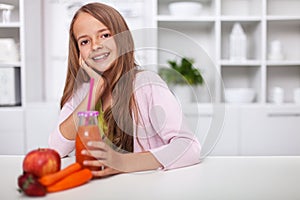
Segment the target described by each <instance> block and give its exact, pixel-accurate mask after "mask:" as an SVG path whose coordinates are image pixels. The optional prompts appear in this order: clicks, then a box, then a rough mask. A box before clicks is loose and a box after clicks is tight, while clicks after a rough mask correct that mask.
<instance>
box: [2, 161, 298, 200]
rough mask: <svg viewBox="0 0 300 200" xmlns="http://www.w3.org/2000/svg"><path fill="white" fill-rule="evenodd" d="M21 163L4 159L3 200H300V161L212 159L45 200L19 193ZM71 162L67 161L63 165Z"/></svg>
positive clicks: (102, 181)
mask: <svg viewBox="0 0 300 200" xmlns="http://www.w3.org/2000/svg"><path fill="white" fill-rule="evenodd" d="M22 161H23V157H22V156H0V166H1V172H0V173H1V174H0V175H1V181H0V188H1V192H0V199H1V200H15V199H47V200H48V199H53V200H69V199H71V200H76V199H80V200H83V199H84V200H90V199H100V200H108V199H124V200H125V199H126V200H127V199H128V200H134V199H139V200H144V199H149V200H154V199H158V200H162V199H168V200H175V199H180V200H182V199H186V200H194V199H195V200H200V199H203V200H206V199H210V200H211V199H218V200H225V199H228V200H233V199H237V200H245V199H251V200H258V199H263V200H267V199H272V200H274V199H280V200H294V199H295V200H296V199H300V157H207V158H206V159H205V160H204V161H203V162H202V163H200V164H198V165H195V166H191V167H186V168H181V169H175V170H170V171H147V172H139V173H129V174H120V175H115V176H112V177H108V178H104V179H98V180H92V181H91V182H89V183H88V184H85V185H83V186H80V187H77V188H73V189H69V190H66V191H62V192H57V193H50V194H47V195H46V197H43V198H30V197H26V196H24V195H21V194H19V193H18V192H17V178H18V176H19V175H20V174H21V173H22ZM72 162H74V158H65V159H63V160H62V167H64V166H66V165H68V164H70V163H72Z"/></svg>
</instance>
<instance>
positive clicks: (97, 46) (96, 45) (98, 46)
mask: <svg viewBox="0 0 300 200" xmlns="http://www.w3.org/2000/svg"><path fill="white" fill-rule="evenodd" d="M102 48H103V44H102V41H100V40H98V41H95V42H94V43H93V50H97V49H102Z"/></svg>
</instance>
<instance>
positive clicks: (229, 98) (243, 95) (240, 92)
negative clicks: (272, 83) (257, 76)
mask: <svg viewBox="0 0 300 200" xmlns="http://www.w3.org/2000/svg"><path fill="white" fill-rule="evenodd" d="M255 95H256V94H255V91H254V89H251V88H228V89H225V101H226V102H228V103H250V102H253V100H254V99H255Z"/></svg>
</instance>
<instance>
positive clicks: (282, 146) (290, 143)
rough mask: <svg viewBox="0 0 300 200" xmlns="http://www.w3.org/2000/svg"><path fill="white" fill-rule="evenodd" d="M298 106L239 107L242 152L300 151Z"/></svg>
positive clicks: (253, 153)
mask: <svg viewBox="0 0 300 200" xmlns="http://www.w3.org/2000/svg"><path fill="white" fill-rule="evenodd" d="M299 121H300V107H297V108H296V109H295V107H293V106H287V105H285V106H276V107H274V106H254V107H248V108H243V109H241V119H240V122H241V136H240V138H241V141H240V152H241V154H242V155H271V156H272V155H282V156H285V155H300V146H299V144H300V134H299V129H300V124H299Z"/></svg>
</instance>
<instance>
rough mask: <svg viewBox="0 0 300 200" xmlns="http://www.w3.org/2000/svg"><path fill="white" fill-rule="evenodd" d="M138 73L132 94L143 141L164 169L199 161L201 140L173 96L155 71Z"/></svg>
mask: <svg viewBox="0 0 300 200" xmlns="http://www.w3.org/2000/svg"><path fill="white" fill-rule="evenodd" d="M138 74H140V75H138V76H137V81H136V82H137V83H136V87H135V88H136V90H135V95H136V99H137V103H138V107H139V111H140V113H139V123H142V125H139V127H143V128H142V130H141V128H139V130H138V131H139V132H144V133H145V135H146V138H147V139H146V140H147V142H144V143H143V144H144V145H145V146H147V145H148V147H149V148H148V150H149V151H150V152H151V153H152V154H153V155H154V156H155V158H156V159H157V160H158V161H159V162H160V163H161V164H162V165H163V168H164V169H165V170H166V169H172V168H179V167H184V166H189V165H193V164H196V163H199V162H200V149H201V148H200V143H199V141H198V139H197V137H196V136H195V134H194V133H193V132H192V131H191V130H190V129H189V127H188V126H187V124H186V120H185V118H184V115H183V112H182V108H181V105H180V103H179V102H178V100H177V99H176V97H175V96H174V95H173V94H172V92H171V91H170V90H169V88H168V86H167V84H166V83H165V82H164V81H163V80H162V79H161V78H160V77H159V76H158V75H157V74H156V73H153V72H140V73H138ZM137 134H138V133H137ZM144 138H145V137H144ZM142 141H145V139H142ZM158 143H159V144H158ZM149 144H150V146H149ZM144 149H147V147H146V148H144Z"/></svg>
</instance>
